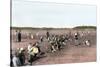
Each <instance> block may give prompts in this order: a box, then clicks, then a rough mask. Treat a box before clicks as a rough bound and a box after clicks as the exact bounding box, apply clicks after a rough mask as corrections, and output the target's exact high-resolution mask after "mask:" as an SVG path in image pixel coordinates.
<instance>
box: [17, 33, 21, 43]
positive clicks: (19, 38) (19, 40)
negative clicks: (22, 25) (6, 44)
mask: <svg viewBox="0 0 100 67" xmlns="http://www.w3.org/2000/svg"><path fill="white" fill-rule="evenodd" d="M18 42H21V32H19V33H18Z"/></svg>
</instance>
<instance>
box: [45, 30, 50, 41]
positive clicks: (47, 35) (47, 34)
mask: <svg viewBox="0 0 100 67" xmlns="http://www.w3.org/2000/svg"><path fill="white" fill-rule="evenodd" d="M49 36H50V34H49V32H48V31H47V33H46V37H47V39H48V37H49Z"/></svg>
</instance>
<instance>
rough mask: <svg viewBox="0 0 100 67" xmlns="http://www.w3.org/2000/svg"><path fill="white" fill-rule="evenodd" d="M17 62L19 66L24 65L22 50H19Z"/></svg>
mask: <svg viewBox="0 0 100 67" xmlns="http://www.w3.org/2000/svg"><path fill="white" fill-rule="evenodd" d="M18 57H19V60H20V62H21V66H23V65H24V64H25V54H24V49H23V48H20V50H19V53H18Z"/></svg>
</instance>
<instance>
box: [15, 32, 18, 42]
mask: <svg viewBox="0 0 100 67" xmlns="http://www.w3.org/2000/svg"><path fill="white" fill-rule="evenodd" d="M15 35H16V42H18V31H17V30H16V33H15Z"/></svg>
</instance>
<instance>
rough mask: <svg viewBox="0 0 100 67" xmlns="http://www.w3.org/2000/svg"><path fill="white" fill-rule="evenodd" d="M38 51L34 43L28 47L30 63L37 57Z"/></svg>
mask: <svg viewBox="0 0 100 67" xmlns="http://www.w3.org/2000/svg"><path fill="white" fill-rule="evenodd" d="M38 53H39V50H38V48H37V47H35V45H33V46H32V47H31V49H30V52H29V60H28V61H29V62H30V64H31V65H32V62H33V61H34V59H36V58H37V56H36V55H37V54H38Z"/></svg>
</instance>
